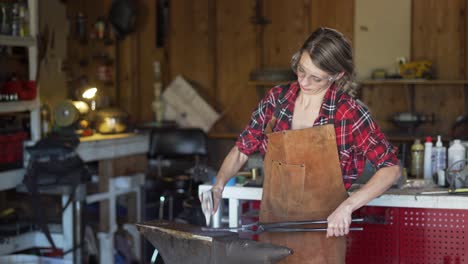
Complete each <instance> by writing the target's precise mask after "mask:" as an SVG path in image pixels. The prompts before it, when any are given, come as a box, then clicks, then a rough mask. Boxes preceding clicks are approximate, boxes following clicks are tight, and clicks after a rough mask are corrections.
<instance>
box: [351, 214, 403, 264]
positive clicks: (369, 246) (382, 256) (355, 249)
mask: <svg viewBox="0 0 468 264" xmlns="http://www.w3.org/2000/svg"><path fill="white" fill-rule="evenodd" d="M367 216H372V217H375V218H379V219H381V220H383V222H382V223H374V224H369V223H366V224H353V226H356V227H359V226H362V227H364V231H353V232H350V234H349V235H348V239H347V242H348V249H347V255H346V263H379V264H393V263H398V242H399V241H398V222H397V220H398V210H395V209H394V208H385V207H364V208H362V209H361V210H359V211H358V212H356V214H355V215H354V217H356V218H357V217H364V218H365V217H367Z"/></svg>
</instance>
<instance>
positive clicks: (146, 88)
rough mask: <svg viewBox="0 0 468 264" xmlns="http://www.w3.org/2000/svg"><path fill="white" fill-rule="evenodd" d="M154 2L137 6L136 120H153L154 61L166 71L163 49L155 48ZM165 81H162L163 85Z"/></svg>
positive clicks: (143, 2)
mask: <svg viewBox="0 0 468 264" xmlns="http://www.w3.org/2000/svg"><path fill="white" fill-rule="evenodd" d="M156 3H157V1H140V4H139V6H138V14H139V16H138V21H137V24H138V30H137V32H136V34H137V39H138V43H137V45H138V68H139V71H138V72H137V74H138V76H137V78H138V80H139V85H138V87H136V89H138V98H137V100H135V101H132V104H135V105H136V106H137V107H138V109H136V110H137V111H138V112H137V113H132V116H133V117H134V119H135V120H136V121H137V122H147V121H152V120H154V114H153V110H152V106H151V104H152V102H153V100H154V88H153V84H154V81H155V75H154V66H153V63H154V62H155V61H159V62H160V63H161V71H162V72H167V69H166V67H165V66H166V61H165V58H164V52H163V49H158V48H156V37H155V35H156ZM165 84H167V83H163V85H165Z"/></svg>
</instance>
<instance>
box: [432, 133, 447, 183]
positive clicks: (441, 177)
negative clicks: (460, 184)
mask: <svg viewBox="0 0 468 264" xmlns="http://www.w3.org/2000/svg"><path fill="white" fill-rule="evenodd" d="M446 168H447V148H445V147H444V146H443V145H442V139H441V136H440V135H439V136H437V142H436V144H435V147H434V148H433V149H432V172H433V173H434V174H437V175H438V180H437V183H438V184H439V186H445V173H444V170H445V169H446ZM440 170H441V171H442V172H439V171H440Z"/></svg>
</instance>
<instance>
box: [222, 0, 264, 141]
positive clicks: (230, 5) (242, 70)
mask: <svg viewBox="0 0 468 264" xmlns="http://www.w3.org/2000/svg"><path fill="white" fill-rule="evenodd" d="M254 12H255V1H246V0H244V1H219V2H217V6H216V18H217V21H216V34H217V38H216V39H217V41H216V45H217V47H216V52H217V55H216V58H217V61H216V70H217V71H216V72H217V85H216V87H217V91H216V95H217V99H218V100H219V101H218V102H219V104H220V108H221V109H223V115H222V116H221V119H220V121H219V122H218V123H217V124H216V126H215V131H217V132H235V133H237V132H239V131H241V130H242V129H243V128H244V127H245V126H246V125H247V123H248V122H249V118H250V115H251V113H252V111H253V109H254V107H255V106H256V105H257V103H258V98H257V95H256V91H255V89H254V87H252V86H249V85H248V80H249V75H250V73H251V72H252V71H253V70H254V69H255V67H256V53H255V50H256V42H255V41H256V38H255V37H256V35H255V25H254V24H252V22H251V18H252V16H253V15H254Z"/></svg>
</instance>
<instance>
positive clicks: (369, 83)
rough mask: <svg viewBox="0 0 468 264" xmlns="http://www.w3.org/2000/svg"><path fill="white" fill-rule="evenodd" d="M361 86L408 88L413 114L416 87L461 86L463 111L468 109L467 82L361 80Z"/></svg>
mask: <svg viewBox="0 0 468 264" xmlns="http://www.w3.org/2000/svg"><path fill="white" fill-rule="evenodd" d="M358 83H359V84H360V85H361V86H368V87H376V86H377V87H378V86H387V85H396V86H406V87H408V89H409V90H408V92H409V100H410V109H409V111H410V112H414V111H415V110H416V109H415V102H414V97H415V89H416V86H418V87H425V86H426V87H432V86H442V85H443V86H444V88H447V87H449V88H450V87H457V86H459V85H462V86H463V87H464V90H465V93H464V94H465V98H464V102H465V109H468V80H425V79H409V80H406V79H395V80H363V81H359V82H358Z"/></svg>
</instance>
